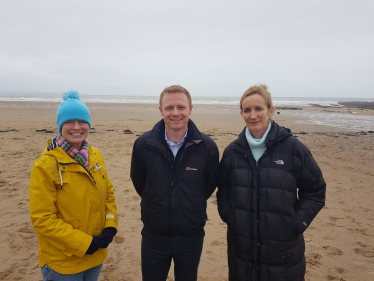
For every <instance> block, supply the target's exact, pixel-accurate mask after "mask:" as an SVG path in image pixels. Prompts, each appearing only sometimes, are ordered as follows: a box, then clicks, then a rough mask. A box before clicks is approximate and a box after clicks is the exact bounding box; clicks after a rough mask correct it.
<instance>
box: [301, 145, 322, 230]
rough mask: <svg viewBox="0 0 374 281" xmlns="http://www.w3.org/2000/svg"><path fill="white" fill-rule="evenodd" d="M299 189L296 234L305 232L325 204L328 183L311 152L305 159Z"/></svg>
mask: <svg viewBox="0 0 374 281" xmlns="http://www.w3.org/2000/svg"><path fill="white" fill-rule="evenodd" d="M298 189H299V193H298V194H299V200H298V201H297V202H296V205H295V227H296V234H300V233H303V232H304V231H305V230H306V229H307V228H308V226H309V225H310V224H311V222H312V221H313V219H314V218H315V217H316V215H317V214H318V212H319V211H320V210H321V209H322V208H323V206H324V205H325V199H326V183H325V180H324V179H323V177H322V172H321V170H320V168H319V167H318V165H317V163H316V161H315V160H314V158H313V156H312V155H311V153H310V152H309V153H308V155H307V156H306V158H305V159H304V161H303V165H302V170H301V175H300V178H299V180H298Z"/></svg>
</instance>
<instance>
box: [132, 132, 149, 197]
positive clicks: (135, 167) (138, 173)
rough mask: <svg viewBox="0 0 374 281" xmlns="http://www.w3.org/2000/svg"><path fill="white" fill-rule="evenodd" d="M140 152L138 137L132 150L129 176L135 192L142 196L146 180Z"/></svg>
mask: <svg viewBox="0 0 374 281" xmlns="http://www.w3.org/2000/svg"><path fill="white" fill-rule="evenodd" d="M140 152H141V150H140V148H139V139H137V140H136V141H135V143H134V147H133V150H132V157H131V171H130V177H131V180H132V183H133V185H134V187H135V190H136V192H137V193H138V194H139V195H140V197H142V194H143V190H144V186H145V180H146V169H145V166H144V162H143V160H142V158H141V153H140Z"/></svg>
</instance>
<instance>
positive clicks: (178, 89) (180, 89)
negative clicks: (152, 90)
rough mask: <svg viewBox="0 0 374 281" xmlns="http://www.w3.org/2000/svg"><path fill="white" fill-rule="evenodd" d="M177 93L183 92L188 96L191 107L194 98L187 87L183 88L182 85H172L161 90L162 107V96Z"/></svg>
mask: <svg viewBox="0 0 374 281" xmlns="http://www.w3.org/2000/svg"><path fill="white" fill-rule="evenodd" d="M175 93H183V94H185V95H186V96H187V99H188V104H189V105H190V107H191V106H192V99H191V95H190V93H189V92H188V91H187V90H186V89H185V88H183V87H182V86H179V85H172V86H169V87H166V88H165V89H164V90H163V91H162V92H161V94H160V107H162V98H163V97H164V96H165V95H166V94H175Z"/></svg>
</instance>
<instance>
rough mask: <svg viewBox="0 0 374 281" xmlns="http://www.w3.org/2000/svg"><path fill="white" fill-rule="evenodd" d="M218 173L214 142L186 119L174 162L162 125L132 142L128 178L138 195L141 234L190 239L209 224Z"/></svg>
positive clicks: (160, 123)
mask: <svg viewBox="0 0 374 281" xmlns="http://www.w3.org/2000/svg"><path fill="white" fill-rule="evenodd" d="M218 171H219V153H218V148H217V145H216V144H215V142H214V141H213V140H212V139H211V138H209V137H208V136H206V135H205V134H203V133H201V132H199V130H198V129H197V127H196V126H195V124H194V123H193V122H192V121H191V120H189V123H188V133H187V137H186V139H185V141H184V144H183V146H182V147H181V148H180V149H179V151H178V153H177V155H176V157H175V158H174V155H173V153H172V152H171V150H170V148H169V146H168V145H167V143H166V141H165V123H164V120H161V121H159V122H158V123H157V124H156V125H155V127H154V128H153V130H151V131H149V132H146V133H144V134H143V135H142V136H140V137H139V138H138V139H137V140H136V141H135V143H134V148H133V153H132V160H131V179H132V181H133V184H134V187H135V189H136V191H137V192H138V194H139V195H140V196H141V198H142V201H141V218H142V221H143V223H144V226H145V229H147V230H148V231H151V232H154V233H160V234H193V233H197V232H199V231H201V230H202V229H203V227H204V226H205V222H206V220H207V215H206V200H207V199H208V198H209V197H210V196H211V195H212V193H213V192H214V190H215V188H216V185H217V181H218Z"/></svg>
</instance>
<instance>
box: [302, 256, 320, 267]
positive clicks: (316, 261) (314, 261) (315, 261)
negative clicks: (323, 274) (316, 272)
mask: <svg viewBox="0 0 374 281" xmlns="http://www.w3.org/2000/svg"><path fill="white" fill-rule="evenodd" d="M321 258H322V256H321V255H320V254H318V253H311V254H309V255H307V256H306V263H307V264H308V266H310V267H319V266H320V265H321V262H320V260H321Z"/></svg>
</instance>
